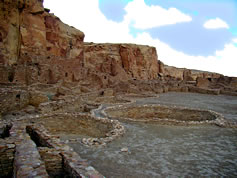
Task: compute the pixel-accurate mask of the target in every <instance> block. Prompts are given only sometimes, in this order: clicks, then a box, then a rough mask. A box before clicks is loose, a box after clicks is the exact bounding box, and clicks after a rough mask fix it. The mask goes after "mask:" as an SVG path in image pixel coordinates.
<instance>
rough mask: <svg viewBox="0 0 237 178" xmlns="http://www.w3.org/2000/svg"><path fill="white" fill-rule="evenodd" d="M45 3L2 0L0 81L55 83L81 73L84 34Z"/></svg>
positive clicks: (0, 18)
mask: <svg viewBox="0 0 237 178" xmlns="http://www.w3.org/2000/svg"><path fill="white" fill-rule="evenodd" d="M42 3H43V2H42V0H31V1H23V0H22V1H20V0H18V1H10V0H9V1H6V0H4V1H1V2H0V9H1V12H0V49H1V51H0V81H1V82H20V83H26V84H31V83H34V82H42V83H55V82H57V81H59V80H61V79H65V80H69V77H71V78H72V76H73V75H75V76H77V75H79V73H80V71H81V67H82V63H83V39H84V34H83V33H82V32H81V31H79V30H77V29H75V28H73V27H70V26H68V25H66V24H64V23H62V22H61V21H60V19H59V18H57V17H56V16H54V15H53V14H50V13H48V12H47V10H45V9H44V8H43V5H42ZM70 80H72V79H70Z"/></svg>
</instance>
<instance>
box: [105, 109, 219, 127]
mask: <svg viewBox="0 0 237 178" xmlns="http://www.w3.org/2000/svg"><path fill="white" fill-rule="evenodd" d="M105 113H106V115H107V116H108V117H110V118H113V119H115V118H116V119H127V120H132V121H142V122H147V121H150V122H159V123H163V124H181V125H182V124H184V125H186V124H200V123H212V122H213V121H214V122H215V120H217V119H219V118H221V115H219V114H217V113H215V112H212V111H206V110H196V109H188V108H179V107H169V106H162V105H143V106H119V107H110V108H108V109H106V110H105Z"/></svg>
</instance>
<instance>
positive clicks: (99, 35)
mask: <svg viewBox="0 0 237 178" xmlns="http://www.w3.org/2000/svg"><path fill="white" fill-rule="evenodd" d="M134 1H136V0H134ZM134 1H133V2H134ZM142 2H143V0H142ZM140 3H141V2H140ZM44 4H45V6H46V7H48V8H51V10H52V11H53V12H55V14H56V15H57V16H59V17H60V18H61V20H62V21H64V22H66V23H68V24H70V25H73V26H75V27H76V28H78V29H80V30H82V31H83V32H84V33H85V35H86V37H85V41H93V42H100V43H102V42H111V43H137V44H143V45H150V46H155V47H156V49H157V53H158V56H159V59H160V60H161V61H163V62H164V63H165V64H168V65H172V66H176V67H185V68H190V69H199V70H205V71H212V72H218V73H222V74H225V75H230V76H237V70H236V66H237V47H236V46H234V41H235V42H236V41H237V39H235V40H234V41H233V42H232V43H230V44H226V45H225V47H224V49H223V50H220V51H216V54H215V55H213V56H208V57H205V56H190V55H187V54H185V53H183V52H180V51H177V50H175V49H173V48H171V47H170V46H169V45H167V44H166V43H164V42H162V41H160V40H159V39H153V38H152V37H151V36H150V35H149V33H146V32H143V33H138V34H137V36H136V37H133V36H132V35H131V34H130V33H129V25H130V23H131V21H129V20H128V16H130V17H131V15H129V14H133V12H130V11H132V9H131V8H127V9H126V10H127V17H125V18H124V21H123V22H120V23H117V22H113V21H110V20H108V19H106V17H105V16H104V15H103V13H102V12H101V11H100V9H99V4H98V0H88V1H75V0H68V1H67V3H65V1H59V0H50V1H45V3H44ZM129 5H131V4H129ZM129 9H130V10H129ZM141 12H142V11H141ZM141 14H144V13H143V12H142V13H141ZM133 18H134V21H135V22H139V18H140V16H138V17H135V16H134V17H133ZM130 19H132V18H130ZM153 22H154V23H157V22H155V21H154V20H153ZM138 24H140V22H139V23H138ZM156 25H157V24H156ZM151 26H152V25H151Z"/></svg>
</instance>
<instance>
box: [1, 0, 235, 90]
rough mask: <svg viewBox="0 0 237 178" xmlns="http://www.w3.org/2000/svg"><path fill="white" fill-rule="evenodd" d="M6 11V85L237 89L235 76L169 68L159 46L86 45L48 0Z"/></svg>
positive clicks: (24, 0) (7, 0)
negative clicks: (133, 83) (173, 84)
mask: <svg viewBox="0 0 237 178" xmlns="http://www.w3.org/2000/svg"><path fill="white" fill-rule="evenodd" d="M0 9H1V11H0V83H8V84H9V83H13V84H15V83H20V84H26V85H31V84H34V83H43V84H56V83H62V82H63V83H64V82H69V83H74V85H82V86H86V87H88V88H106V87H110V86H112V85H114V84H116V82H117V83H118V82H124V81H125V82H126V81H129V80H141V81H148V80H149V81H152V80H155V79H161V80H162V81H168V82H169V81H170V80H176V81H189V82H190V83H192V84H196V86H198V87H204V86H205V87H212V88H223V87H224V89H227V90H231V91H235V90H237V87H236V80H237V79H236V78H234V77H225V76H223V75H220V74H216V73H210V72H203V71H196V70H189V69H180V68H175V67H171V66H167V65H164V64H163V63H162V62H161V61H159V60H158V56H157V52H156V49H155V48H154V47H150V46H145V45H135V44H109V43H105V44H95V43H84V36H85V35H84V33H83V32H81V31H80V30H77V29H75V28H74V27H71V26H69V25H67V24H64V23H63V22H61V20H60V19H59V18H58V17H56V16H55V15H54V14H52V13H49V10H48V9H45V8H44V7H43V0H31V1H29V0H16V1H12V0H3V1H0ZM201 79H204V80H201ZM205 80H208V81H205ZM229 88H231V89H229Z"/></svg>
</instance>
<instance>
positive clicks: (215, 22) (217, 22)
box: [203, 18, 229, 29]
mask: <svg viewBox="0 0 237 178" xmlns="http://www.w3.org/2000/svg"><path fill="white" fill-rule="evenodd" d="M203 26H204V27H205V28H207V29H218V28H227V29H228V28H229V25H228V24H227V23H226V22H225V21H223V20H222V19H220V18H215V19H210V20H208V21H206V22H205V23H204V24H203Z"/></svg>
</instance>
